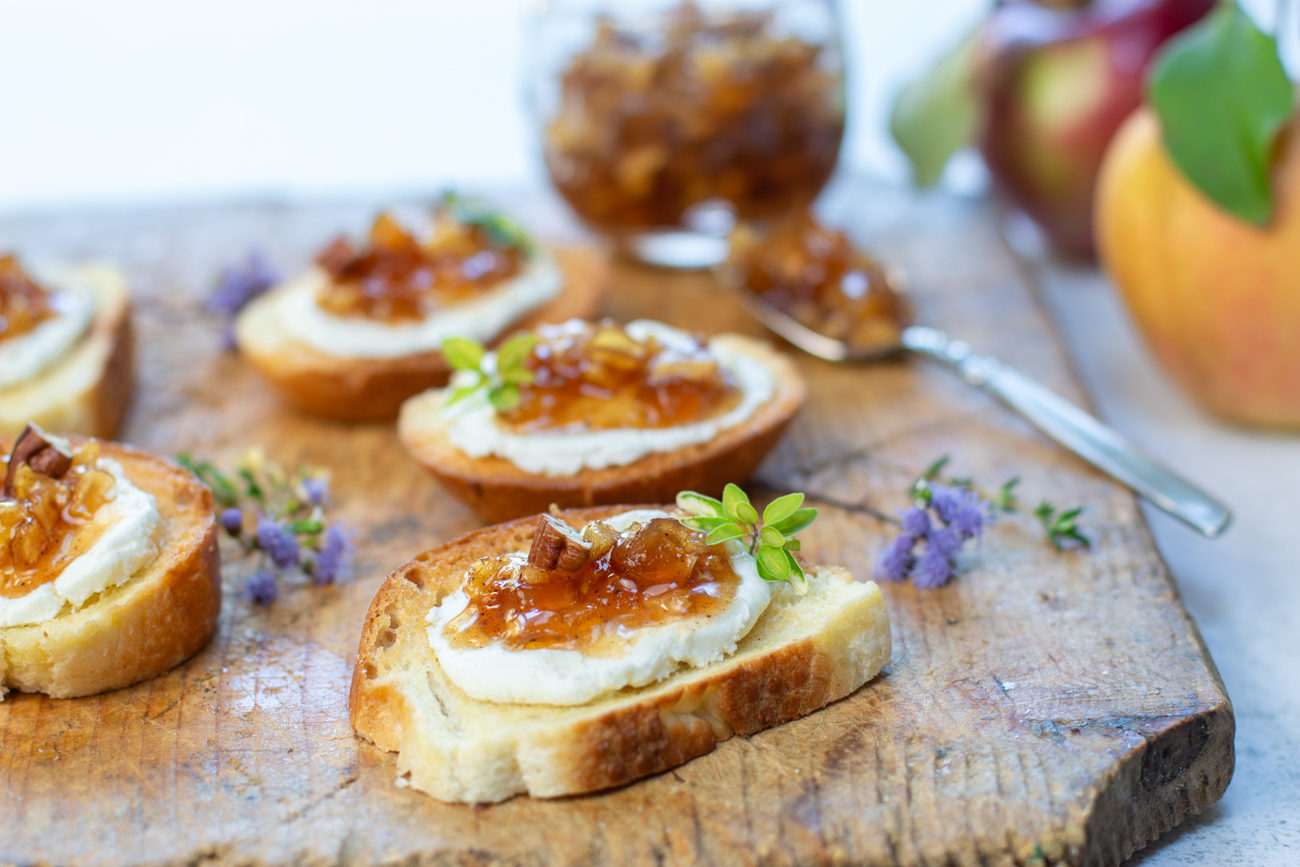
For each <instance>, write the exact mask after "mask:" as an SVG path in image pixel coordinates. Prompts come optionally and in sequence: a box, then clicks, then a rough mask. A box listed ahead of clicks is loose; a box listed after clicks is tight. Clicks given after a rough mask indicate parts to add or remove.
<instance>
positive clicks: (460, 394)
mask: <svg viewBox="0 0 1300 867" xmlns="http://www.w3.org/2000/svg"><path fill="white" fill-rule="evenodd" d="M485 379H486V377H484V376H483V375H482V374H479V377H478V381H477V382H475V383H474V384H473V385H461V386H458V387H457V388H456V390H455V391H453V392H452V393H451V397H449V398H447V402H446V403H445V404H443V406H451V405H453V404H456V403H459V402H460V401H462V400H464V399H465V398H467V397H469V396H470V395H471V394H474V393H475V392H477V391H478V390H479V389H480V388H482V387H483V382H484V381H485Z"/></svg>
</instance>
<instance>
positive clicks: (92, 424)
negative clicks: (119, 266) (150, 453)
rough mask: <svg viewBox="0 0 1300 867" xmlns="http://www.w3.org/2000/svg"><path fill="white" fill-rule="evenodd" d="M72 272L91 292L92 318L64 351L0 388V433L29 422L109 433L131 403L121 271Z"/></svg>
mask: <svg viewBox="0 0 1300 867" xmlns="http://www.w3.org/2000/svg"><path fill="white" fill-rule="evenodd" d="M76 270H77V273H78V274H80V275H81V276H82V277H83V278H85V279H86V281H87V282H88V283H90V285H91V286H92V287H93V288H94V290H95V299H96V310H95V318H94V319H93V320H92V322H91V324H90V329H89V331H88V332H87V333H86V334H85V335H84V336H83V337H82V338H81V340H79V341H78V342H77V344H76V345H75V346H74V347H73V348H72V350H70V351H69V352H68V354H67V355H66V356H65V357H64V358H62V359H60V360H59V361H58V362H57V363H55V364H54V365H53V366H52V367H50V368H48V369H47V370H45V371H44V372H42V373H41V374H40V375H39V376H37V377H35V378H34V379H31V380H29V381H27V382H23V383H20V384H19V385H16V386H13V387H11V388H6V389H0V434H4V433H11V434H16V433H19V432H20V431H21V430H22V429H23V426H24V425H26V424H27V423H28V422H35V423H36V424H38V425H40V426H41V427H43V428H45V429H46V430H52V431H59V432H61V433H75V434H82V435H85V436H95V437H112V436H113V435H115V434H116V433H117V429H118V427H119V426H120V425H121V423H122V417H123V416H124V415H125V414H126V410H127V407H128V405H129V404H130V401H131V387H132V384H133V381H134V375H135V371H134V358H135V351H134V339H133V330H132V326H131V298H130V295H129V294H128V291H127V286H126V281H125V280H124V279H123V277H122V275H121V274H120V273H118V272H117V271H114V270H112V269H110V268H104V267H100V266H95V265H82V266H79V267H78V268H77V269H76Z"/></svg>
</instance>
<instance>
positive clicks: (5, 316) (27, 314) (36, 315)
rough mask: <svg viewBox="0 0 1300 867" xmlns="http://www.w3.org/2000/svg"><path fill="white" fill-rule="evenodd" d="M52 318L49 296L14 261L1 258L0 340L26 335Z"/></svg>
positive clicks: (54, 312) (14, 259) (12, 257)
mask: <svg viewBox="0 0 1300 867" xmlns="http://www.w3.org/2000/svg"><path fill="white" fill-rule="evenodd" d="M55 315H57V312H56V311H55V309H54V307H53V306H52V305H51V304H50V296H49V293H47V292H46V291H45V290H44V289H42V288H41V286H40V285H39V284H37V283H36V281H35V280H33V279H32V278H31V276H30V275H28V273H27V272H26V271H25V270H23V266H22V265H21V264H19V262H18V259H17V257H15V256H12V255H5V256H0V340H7V339H9V338H11V337H20V336H22V335H24V334H27V333H28V332H30V331H31V330H32V329H34V328H35V327H36V326H37V325H40V324H41V323H42V322H44V321H45V320H46V319H50V318H53V317H54V316H55Z"/></svg>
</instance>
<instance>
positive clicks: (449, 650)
mask: <svg viewBox="0 0 1300 867" xmlns="http://www.w3.org/2000/svg"><path fill="white" fill-rule="evenodd" d="M664 517H667V515H665V513H663V512H661V511H658V510H657V509H635V510H633V511H629V512H624V513H622V514H621V515H617V516H615V517H613V518H610V519H608V520H606V521H605V523H607V524H609V525H611V526H612V527H614V529H616V530H619V531H620V532H622V531H625V530H626V529H627V528H628V527H629V526H631V524H632V523H633V522H638V523H641V524H643V525H644V524H646V523H648V522H649V521H651V520H652V519H654V518H664ZM725 544H726V547H727V554H728V555H729V556H730V559H731V567H732V568H733V569H734V570H735V571H736V574H737V575H738V576H739V577H740V585H739V586H738V587H737V588H736V595H735V597H734V598H733V599H732V602H731V604H730V605H729V606H728V607H727V608H726V609H725V610H724V611H722V612H721V613H717V614H714V615H713V616H711V617H684V618H682V619H680V620H678V621H676V622H672V623H661V624H656V625H653V626H645V627H642V628H641V629H638V630H636V631H635V632H633V633H632V635H630V636H629V637H628V639H627V642H626V645H625V649H624V652H623V654H622V655H621V656H616V657H611V656H605V655H602V656H599V657H596V656H588V655H587V654H585V653H583V652H582V651H580V650H556V649H553V648H541V649H533V650H508V649H507V648H505V647H503V646H501V645H500V644H489V645H486V646H484V647H474V648H469V649H465V650H461V649H457V648H454V647H452V646H451V645H450V644H449V643H448V641H447V639H446V638H445V637H444V636H443V630H444V629H446V627H447V624H448V623H450V622H451V621H452V620H453V619H455V617H456V616H457V615H459V614H460V613H461V612H462V611H464V610H465V608H466V606H467V605H468V604H469V597H468V596H467V595H466V594H465V591H464V590H463V589H462V590H457V591H456V592H455V593H452V594H449V595H448V596H446V597H444V598H443V600H442V602H441V603H440V604H439V605H437V606H435V607H434V608H432V609H431V610H430V611H429V616H428V623H429V624H430V625H429V644H430V645H431V646H432V648H433V652H434V655H435V656H437V658H438V664H439V665H441V666H442V670H443V671H444V672H446V674H447V677H448V678H450V679H451V682H452V683H454V684H456V686H458V687H460V689H462V690H463V691H464V692H465V693H466V694H468V695H470V696H472V697H473V698H477V699H480V700H482V701H496V702H507V703H510V704H552V705H576V704H586V703H587V702H589V701H591V700H592V699H594V698H597V697H599V696H601V695H604V694H606V693H610V692H617V691H618V690H620V689H623V688H625V687H635V686H644V685H646V684H648V683H654V682H655V681H657V680H661V679H662V678H664V677H667V676H668V675H670V674H672V673H673V672H675V671H677V670H678V668H680V667H682V666H683V665H685V666H691V667H699V666H704V665H708V664H709V663H712V662H716V661H717V660H720V659H725V658H726V657H727V656H729V655H730V654H732V653H734V652H735V650H736V643H737V642H738V641H740V639H742V638H744V637H745V636H746V635H747V634H749V631H750V630H751V629H753V628H754V623H755V622H756V621H757V620H758V617H759V615H760V614H762V613H763V611H764V610H765V609H766V608H767V605H768V602H770V601H771V598H772V591H771V588H770V587H769V585H768V582H766V581H764V580H763V579H762V578H760V577H759V575H758V566H757V564H756V563H755V562H754V558H753V556H752V555H751V554H750V553H749V552H748V551H746V550H745V548H744V546H743V545H742V544H741V543H740V542H739V541H738V540H737V541H731V542H727V543H725ZM512 556H515V557H518V558H519V561H520V562H521V563H522V562H523V561H524V560H525V559H526V557H527V554H526V553H525V552H518V553H517V554H515V555H512Z"/></svg>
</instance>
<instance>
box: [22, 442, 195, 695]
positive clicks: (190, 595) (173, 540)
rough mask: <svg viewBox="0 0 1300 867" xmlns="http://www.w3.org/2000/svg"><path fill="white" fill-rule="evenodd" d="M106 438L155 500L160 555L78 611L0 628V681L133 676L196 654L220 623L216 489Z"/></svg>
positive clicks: (108, 680)
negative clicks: (160, 532) (160, 525)
mask: <svg viewBox="0 0 1300 867" xmlns="http://www.w3.org/2000/svg"><path fill="white" fill-rule="evenodd" d="M73 441H74V443H79V442H81V440H80V438H75V437H74V438H73ZM101 447H102V449H103V454H104V456H105V457H108V458H112V459H113V460H116V461H118V462H119V463H121V464H122V467H123V469H124V470H125V471H126V475H127V477H128V478H129V479H130V480H131V481H132V482H133V483H134V484H136V485H137V486H139V487H140V488H142V489H143V490H146V491H148V492H149V493H151V494H153V496H154V498H155V499H156V500H157V502H158V511H159V512H160V514H161V516H162V521H163V527H164V530H163V537H162V540H161V542H160V545H159V548H160V552H159V555H158V558H157V559H156V560H155V561H154V562H153V563H151V564H150V565H149V566H148V567H147V568H146V569H145V570H144V571H143V572H142V573H140V574H138V575H136V576H135V577H133V578H132V579H131V580H130V581H128V582H127V583H126V584H123V585H121V586H119V587H114V588H110V589H109V590H106V591H105V592H104V593H101V594H99V596H98V598H94V599H92V600H90V601H88V602H87V603H86V605H84V606H83V607H82V608H80V609H79V610H77V611H73V612H68V611H65V612H64V613H62V614H60V615H59V616H58V617H55V618H54V619H53V620H49V621H46V622H44V623H37V624H33V625H30V626H10V627H7V628H4V629H0V651H3V653H4V661H5V664H4V665H0V687H5V686H7V687H8V688H10V689H17V690H19V691H21V692H43V693H45V694H46V695H49V696H51V697H53V698H72V697H75V696H83V695H92V694H94V693H99V692H105V691H107V690H110V689H117V688H119V687H124V686H129V685H131V684H133V683H137V682H139V681H142V680H146V679H148V678H151V677H155V676H156V675H159V674H162V673H163V672H165V671H167V670H168V669H171V668H173V667H175V666H176V665H179V664H180V663H181V662H184V661H185V660H186V659H189V658H190V657H191V656H193V655H194V654H195V653H197V652H198V651H199V649H200V648H202V647H203V646H204V645H205V644H207V643H208V641H209V639H211V638H212V635H213V633H214V632H215V631H216V627H217V615H218V614H219V612H220V610H221V562H220V554H219V552H218V548H217V529H216V518H215V517H214V514H213V510H212V492H211V491H210V490H208V488H207V486H206V485H204V484H203V483H202V482H200V481H199V480H198V479H196V478H195V477H194V476H193V474H191V473H189V472H188V471H186V470H184V469H182V468H181V467H179V466H177V465H176V464H174V463H172V462H171V461H168V460H165V459H163V458H160V457H157V456H155V455H151V454H148V453H145V452H141V451H137V450H136V449H133V448H130V447H129V446H124V445H118V444H115V443H102V444H101ZM10 448H12V437H0V449H3V450H4V451H5V452H6V453H7V452H8V450H9V449H10Z"/></svg>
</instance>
